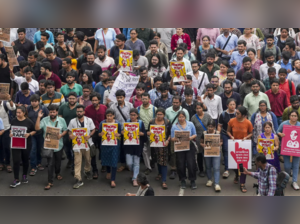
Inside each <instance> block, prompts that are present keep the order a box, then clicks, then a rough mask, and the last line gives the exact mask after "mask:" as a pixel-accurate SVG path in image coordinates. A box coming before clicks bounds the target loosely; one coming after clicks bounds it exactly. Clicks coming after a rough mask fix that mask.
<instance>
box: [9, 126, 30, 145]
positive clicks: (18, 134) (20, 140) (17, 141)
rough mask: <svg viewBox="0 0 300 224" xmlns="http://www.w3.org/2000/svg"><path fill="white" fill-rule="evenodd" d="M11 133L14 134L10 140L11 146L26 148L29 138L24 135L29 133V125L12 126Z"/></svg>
mask: <svg viewBox="0 0 300 224" xmlns="http://www.w3.org/2000/svg"><path fill="white" fill-rule="evenodd" d="M11 133H12V135H13V137H12V138H11V142H10V143H11V148H12V149H26V148H27V138H25V136H24V135H25V134H26V133H27V127H19V126H11Z"/></svg>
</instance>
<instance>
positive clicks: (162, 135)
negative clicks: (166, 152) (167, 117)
mask: <svg viewBox="0 0 300 224" xmlns="http://www.w3.org/2000/svg"><path fill="white" fill-rule="evenodd" d="M150 133H151V134H150V147H165V141H166V129H165V126H164V125H150Z"/></svg>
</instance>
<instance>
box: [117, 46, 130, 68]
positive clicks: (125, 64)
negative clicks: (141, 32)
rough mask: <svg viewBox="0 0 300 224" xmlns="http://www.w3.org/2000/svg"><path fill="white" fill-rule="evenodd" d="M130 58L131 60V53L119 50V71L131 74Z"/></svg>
mask: <svg viewBox="0 0 300 224" xmlns="http://www.w3.org/2000/svg"><path fill="white" fill-rule="evenodd" d="M132 58H133V53H132V51H128V50H120V54H119V65H120V66H121V67H120V69H119V70H120V71H125V72H132Z"/></svg>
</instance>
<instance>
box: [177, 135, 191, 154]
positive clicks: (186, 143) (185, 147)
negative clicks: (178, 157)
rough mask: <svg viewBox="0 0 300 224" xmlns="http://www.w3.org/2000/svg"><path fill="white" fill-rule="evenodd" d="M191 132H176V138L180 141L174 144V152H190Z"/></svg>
mask: <svg viewBox="0 0 300 224" xmlns="http://www.w3.org/2000/svg"><path fill="white" fill-rule="evenodd" d="M190 133H191V132H190V131H175V138H178V139H179V141H178V142H175V143H174V152H182V151H189V150H190Z"/></svg>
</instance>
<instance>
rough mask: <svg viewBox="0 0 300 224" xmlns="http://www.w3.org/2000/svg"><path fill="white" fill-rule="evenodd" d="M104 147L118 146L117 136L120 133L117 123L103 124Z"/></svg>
mask: <svg viewBox="0 0 300 224" xmlns="http://www.w3.org/2000/svg"><path fill="white" fill-rule="evenodd" d="M102 132H103V133H104V135H103V136H102V145H109V146H114V145H118V140H117V137H116V134H117V133H118V124H116V123H103V124H102Z"/></svg>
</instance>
